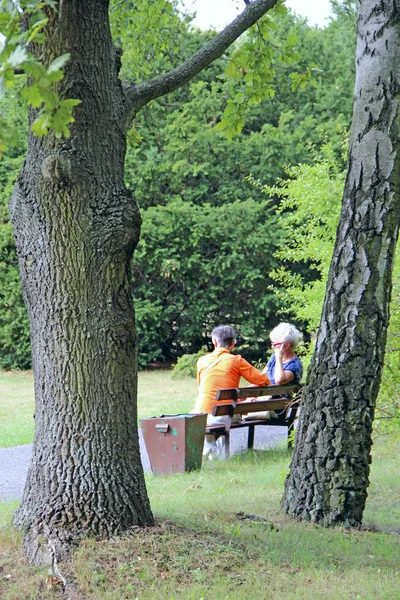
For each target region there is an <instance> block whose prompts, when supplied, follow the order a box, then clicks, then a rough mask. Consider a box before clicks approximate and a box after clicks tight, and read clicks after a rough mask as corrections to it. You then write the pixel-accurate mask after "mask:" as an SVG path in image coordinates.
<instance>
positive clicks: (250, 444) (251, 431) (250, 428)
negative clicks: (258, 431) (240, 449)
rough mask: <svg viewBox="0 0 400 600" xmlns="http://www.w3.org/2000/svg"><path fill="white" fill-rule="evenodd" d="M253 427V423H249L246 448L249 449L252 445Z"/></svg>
mask: <svg viewBox="0 0 400 600" xmlns="http://www.w3.org/2000/svg"><path fill="white" fill-rule="evenodd" d="M254 428H255V425H249V435H248V438H247V448H249V449H251V448H253V447H254Z"/></svg>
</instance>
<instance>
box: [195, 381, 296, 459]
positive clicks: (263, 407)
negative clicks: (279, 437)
mask: <svg viewBox="0 0 400 600" xmlns="http://www.w3.org/2000/svg"><path fill="white" fill-rule="evenodd" d="M301 387H302V386H301V384H300V385H291V384H288V385H269V386H265V387H244V388H230V389H224V390H218V392H217V396H216V399H217V400H231V402H229V403H226V404H220V405H219V406H218V404H217V405H215V406H214V409H213V413H212V414H213V416H214V417H221V416H226V415H229V416H230V417H233V416H234V415H241V416H242V417H243V415H248V414H251V413H258V412H265V411H267V410H270V411H272V410H273V411H275V412H276V414H277V417H276V418H271V419H257V418H254V419H253V420H243V418H242V419H241V420H240V421H233V422H232V425H231V430H232V429H241V428H244V427H247V428H248V437H247V447H248V448H253V446H254V433H255V432H254V430H255V428H256V427H257V426H259V425H260V426H262V425H264V426H265V425H274V426H280V427H286V428H287V431H288V440H289V445H290V433H291V431H292V429H293V424H294V421H295V419H296V417H297V412H298V409H299V406H300V393H299V392H300V390H301ZM278 395H285V396H288V397H286V398H269V399H268V400H254V401H252V402H240V400H243V399H245V398H258V397H260V396H278ZM206 433H207V434H212V435H215V437H216V438H218V437H220V436H222V435H223V436H224V437H225V458H229V434H230V432H229V431H226V429H225V427H224V425H218V424H217V425H207V427H206Z"/></svg>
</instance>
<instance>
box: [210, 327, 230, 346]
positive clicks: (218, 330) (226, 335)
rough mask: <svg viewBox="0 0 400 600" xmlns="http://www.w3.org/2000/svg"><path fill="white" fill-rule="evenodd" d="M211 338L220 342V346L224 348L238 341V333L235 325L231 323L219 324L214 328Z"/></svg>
mask: <svg viewBox="0 0 400 600" xmlns="http://www.w3.org/2000/svg"><path fill="white" fill-rule="evenodd" d="M211 338H212V340H213V342H214V340H215V341H216V342H218V346H222V348H229V346H231V345H232V344H235V342H236V333H235V330H234V329H233V327H231V326H230V325H219V326H218V327H215V329H213V330H212V333H211Z"/></svg>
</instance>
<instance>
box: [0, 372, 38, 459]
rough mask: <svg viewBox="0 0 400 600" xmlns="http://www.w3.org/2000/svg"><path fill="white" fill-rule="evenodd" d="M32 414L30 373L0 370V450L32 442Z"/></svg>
mask: <svg viewBox="0 0 400 600" xmlns="http://www.w3.org/2000/svg"><path fill="white" fill-rule="evenodd" d="M33 413H34V395H33V376H32V372H31V371H2V370H0V448H8V447H10V446H19V445H21V444H30V443H31V442H32V439H33Z"/></svg>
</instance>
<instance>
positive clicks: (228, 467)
mask: <svg viewBox="0 0 400 600" xmlns="http://www.w3.org/2000/svg"><path fill="white" fill-rule="evenodd" d="M399 450H400V438H398V437H397V438H395V437H391V438H386V439H380V440H378V441H377V444H376V447H375V448H374V461H373V465H372V473H371V487H370V493H369V498H368V503H367V509H366V511H365V524H364V529H361V530H345V529H343V528H341V527H338V528H334V529H324V528H322V527H319V526H317V525H313V524H311V523H298V522H296V521H293V520H291V519H289V518H287V517H286V515H284V514H283V513H282V512H281V510H280V498H281V496H282V490H283V483H284V478H285V474H286V472H287V469H288V464H289V460H290V454H289V453H288V451H287V450H286V449H285V448H284V447H283V446H282V448H278V449H274V450H266V451H258V452H257V451H254V452H249V453H246V454H245V455H242V456H239V457H234V458H232V459H230V460H229V461H228V462H214V463H210V462H207V463H206V464H205V465H204V467H203V469H202V470H201V471H197V472H193V473H184V474H177V475H170V476H167V477H155V476H152V475H149V476H147V478H146V481H147V486H148V491H149V496H150V500H151V504H152V508H153V511H154V514H155V517H156V521H157V523H156V526H155V527H154V528H149V529H146V530H142V529H134V530H133V531H132V532H130V533H129V534H125V535H124V536H123V537H121V538H114V539H111V540H108V541H103V542H95V541H94V540H86V541H84V542H83V543H82V545H81V546H80V548H79V549H78V550H77V551H76V552H75V554H74V556H73V559H72V560H71V561H70V562H68V563H65V564H63V565H61V566H60V569H61V572H62V574H63V575H64V577H65V578H66V580H67V582H68V586H67V590H66V592H65V594H64V595H60V592H58V591H56V590H54V589H51V588H50V589H48V587H47V584H46V579H47V577H48V571H47V569H38V568H35V567H32V566H29V565H27V564H26V563H25V562H24V561H23V559H22V556H21V537H20V534H19V533H17V532H15V531H14V530H13V529H12V527H11V526H10V525H9V524H8V523H9V520H10V518H11V514H12V511H13V510H14V509H15V506H16V503H8V504H3V505H0V524H1V527H0V565H1V567H0V598H1V599H2V600H22V599H25V598H26V599H28V598H30V599H40V600H45V599H47V598H60V597H62V598H71V599H74V600H77V599H79V600H81V599H87V600H99V599H115V600H121V599H127V600H128V599H131V600H133V599H136V598H137V599H140V600H147V599H148V600H158V599H159V600H165V599H167V600H184V599H187V600H201V599H204V600H225V599H229V600H231V599H233V600H239V599H244V600H266V599H268V600H269V599H271V600H278V599H279V600H280V599H282V598H288V599H304V600H306V599H307V600H310V599H312V600H313V599H322V598H323V599H324V600H325V599H331V600H336V599H343V600H345V599H346V600H377V599H379V600H380V599H385V600H398V598H400V543H399V542H400V539H399V536H400V477H399V473H400V452H399Z"/></svg>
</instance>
